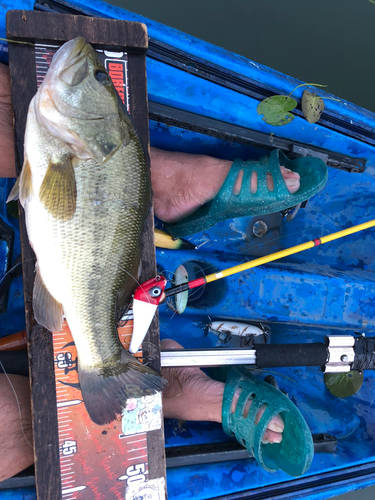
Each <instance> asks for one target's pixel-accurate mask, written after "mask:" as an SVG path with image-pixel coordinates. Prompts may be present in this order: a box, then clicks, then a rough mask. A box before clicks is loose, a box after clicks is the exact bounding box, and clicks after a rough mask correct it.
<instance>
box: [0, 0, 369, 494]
mask: <svg viewBox="0 0 375 500" xmlns="http://www.w3.org/2000/svg"><path fill="white" fill-rule="evenodd" d="M10 4H11V5H10ZM4 5H5V6H4ZM10 8H18V9H27V10H33V9H35V10H46V11H56V12H67V13H72V12H78V13H81V14H83V15H91V16H100V17H107V18H116V19H124V20H128V21H139V22H143V23H145V24H146V25H147V29H148V34H149V37H150V39H149V50H148V56H147V84H148V99H149V113H150V140H151V145H152V146H154V147H158V148H161V149H165V150H170V151H184V152H188V153H195V154H206V155H210V156H214V157H218V158H223V159H227V160H234V159H235V158H241V159H243V160H258V159H260V158H262V157H264V156H265V155H269V154H270V152H271V151H272V150H274V149H275V148H277V149H280V150H282V151H283V152H284V153H285V154H287V155H288V156H290V157H293V158H297V157H301V156H312V157H317V158H320V159H322V160H323V161H324V162H325V163H326V164H327V166H328V181H327V183H326V185H325V187H324V188H323V189H322V190H321V191H320V192H319V193H317V194H316V195H315V196H313V197H312V198H311V199H310V200H309V201H308V203H307V204H306V205H305V206H301V207H300V208H299V210H298V211H297V210H295V213H293V214H290V213H289V214H285V213H275V214H269V215H265V216H257V217H256V218H255V219H254V218H251V217H241V218H237V219H231V220H226V221H223V222H219V223H218V224H216V225H215V226H213V227H211V228H209V229H207V230H205V231H202V232H200V233H197V234H194V235H192V236H189V237H188V239H189V241H191V242H192V243H193V244H194V245H195V246H196V247H197V248H196V249H195V250H174V251H172V250H165V249H157V251H156V254H157V264H158V272H159V273H163V274H164V275H165V276H166V277H167V278H168V279H172V278H173V276H174V273H175V272H176V270H177V268H179V266H181V265H184V266H185V267H186V268H189V269H193V270H195V271H194V272H197V273H199V272H202V273H207V272H208V273H211V272H216V271H219V270H222V269H225V268H228V267H231V266H235V265H237V264H239V263H242V262H244V261H246V260H250V259H252V258H255V257H259V256H262V255H267V254H270V253H272V252H276V251H279V250H282V249H285V248H289V247H291V246H294V245H297V244H299V243H303V242H305V241H309V240H312V239H315V238H319V237H320V236H323V235H326V234H330V233H334V232H336V231H340V230H341V229H345V228H347V227H350V226H353V225H356V224H360V223H362V222H366V221H368V220H371V219H372V218H374V216H373V214H374V208H375V135H374V133H373V130H374V128H375V115H374V114H373V113H371V112H369V111H366V110H365V109H363V108H360V107H358V106H356V105H354V104H351V103H349V102H347V101H344V100H342V99H337V98H336V100H326V101H325V110H324V112H323V114H322V116H321V118H320V120H319V121H318V122H317V123H314V124H311V123H308V122H307V121H306V120H305V118H304V117H303V115H302V111H301V106H300V101H301V97H302V93H303V87H302V88H299V89H297V90H296V91H295V93H294V94H293V97H295V99H296V100H297V102H298V103H299V105H298V106H297V108H296V109H295V110H294V111H293V114H294V115H295V118H294V120H293V121H292V122H291V123H289V124H287V125H285V126H280V127H276V126H273V125H269V124H267V123H266V122H265V121H264V120H262V117H261V116H259V114H258V112H257V107H258V105H259V103H260V101H262V100H263V99H265V98H267V97H270V96H272V95H277V94H282V95H288V94H289V93H290V92H292V90H293V89H294V88H295V87H297V86H298V85H299V84H300V83H303V82H300V81H298V80H295V79H294V78H291V77H288V76H287V75H284V74H282V73H279V72H277V71H274V70H272V69H270V68H267V67H265V66H262V65H260V64H257V63H255V62H253V61H250V60H247V59H245V58H243V57H241V56H239V55H236V54H233V53H230V52H228V51H226V50H224V49H221V48H218V47H215V46H212V45H210V44H208V43H206V42H203V41H201V40H198V39H196V38H194V37H192V36H190V35H187V34H185V33H182V32H179V31H177V30H175V29H172V28H169V27H167V26H164V25H162V24H159V23H157V22H155V21H152V20H149V19H146V18H144V17H142V16H140V15H136V14H133V13H131V12H128V11H126V10H123V9H120V8H117V7H113V6H110V5H108V4H106V3H104V2H102V1H100V0H81V1H79V2H78V1H71V2H69V3H68V2H65V1H62V0H61V1H60V0H59V1H56V0H48V2H43V1H40V2H37V3H35V2H34V1H31V0H17V1H14V2H7V3H5V4H2V6H0V9H1V10H0V12H1V15H0V37H2V38H4V37H5V13H6V10H7V9H10ZM0 57H1V59H2V61H3V62H6V61H7V45H6V42H1V44H0ZM310 90H311V89H310ZM315 91H316V92H318V93H319V95H320V96H322V97H332V96H331V95H330V94H328V93H326V92H324V91H323V90H320V89H319V90H318V91H317V90H315ZM12 185H13V181H12V180H4V179H2V180H0V225H1V229H2V232H1V235H2V236H1V239H0V285H1V280H2V279H3V276H4V275H5V274H6V273H7V272H8V271H9V270H11V269H12V268H13V266H14V265H15V263H16V260H17V258H18V257H19V255H20V241H19V232H18V221H17V219H16V218H15V217H13V215H14V213H13V214H12V213H11V211H9V210H8V209H7V208H6V205H5V200H6V198H7V195H8V193H9V191H10V189H11V187H12ZM259 220H261V221H262V224H265V227H266V228H267V230H266V232H265V233H264V234H262V235H260V236H259V235H257V234H256V231H255V230H254V225H255V223H256V222H258V221H259ZM156 227H159V228H162V227H163V224H162V223H161V222H160V221H156ZM3 228H4V229H3ZM374 255H375V237H374V231H373V230H371V229H369V230H366V231H363V232H361V233H358V234H354V235H351V236H347V237H346V238H343V239H340V240H337V241H333V242H331V243H327V244H325V245H322V246H319V247H318V248H313V249H310V250H307V251H305V252H303V253H301V254H296V255H293V256H289V257H286V258H284V259H282V260H280V261H276V262H272V263H270V264H267V265H263V266H261V267H257V268H254V269H252V270H249V271H246V272H243V273H241V274H236V275H233V276H231V277H230V278H226V279H224V280H221V281H218V282H217V283H212V284H209V285H207V287H206V288H205V289H203V290H201V291H200V292H197V293H195V294H193V293H192V294H191V295H190V297H189V300H188V304H187V307H186V310H185V311H184V313H183V314H182V315H178V314H176V313H175V312H174V311H173V309H172V307H171V304H170V303H166V304H164V305H162V306H160V308H159V317H160V334H161V338H162V339H163V338H173V339H174V340H176V341H177V342H179V343H180V344H182V345H183V346H184V347H185V348H189V349H193V348H202V349H203V348H212V347H216V346H223V340H222V339H221V340H220V338H219V337H218V335H217V333H215V332H214V331H212V330H210V329H209V328H207V325H208V324H210V323H211V322H212V320H213V319H223V320H225V321H236V322H244V323H253V324H262V325H265V326H266V327H267V331H269V332H270V338H271V343H275V344H295V343H303V342H305V343H313V342H323V341H324V338H325V336H326V335H333V336H334V335H352V336H355V335H356V334H358V333H359V334H362V333H365V334H366V336H368V337H371V336H375V301H374V296H375V280H374V276H375V274H374V272H375V260H374ZM13 274H14V276H13V275H12V280H10V283H9V286H8V287H7V291H6V297H5V296H4V297H5V298H4V299H3V303H2V302H1V301H0V308H1V307H2V309H0V337H3V336H5V335H9V334H11V333H14V332H17V331H19V330H22V329H23V328H24V312H23V311H24V305H23V298H22V276H20V275H19V273H18V274H16V273H13ZM272 372H273V373H274V375H275V374H276V375H275V377H276V378H277V381H278V383H279V386H280V389H282V390H283V391H285V392H287V394H288V395H289V397H290V399H291V400H292V401H293V402H294V403H295V404H296V406H297V407H298V409H299V410H300V412H301V413H302V415H303V416H304V418H305V419H306V421H307V423H308V425H309V427H310V429H311V432H312V433H313V434H327V435H331V436H334V437H335V438H336V440H337V447H336V449H335V451H333V452H324V453H316V454H315V457H314V459H313V462H312V465H311V467H310V469H309V470H308V472H307V473H306V474H305V475H304V476H303V477H302V478H299V479H295V478H292V477H290V476H288V475H287V474H285V473H284V472H281V471H279V472H275V473H269V472H267V471H265V470H263V469H261V468H260V467H259V466H258V465H257V463H256V462H255V460H253V459H249V458H242V459H235V460H231V459H227V458H225V461H223V459H221V458H220V450H223V449H225V443H228V442H230V438H228V436H227V435H226V434H225V433H224V431H223V430H222V428H221V425H219V424H213V423H204V422H198V423H197V422H196V423H193V422H176V421H172V420H167V421H166V423H165V438H166V443H165V444H166V448H167V450H172V449H173V448H176V449H177V448H178V449H181V448H182V447H189V448H186V449H189V450H191V449H193V448H194V447H197V446H198V447H201V448H202V449H206V448H207V447H210V450H214V451H215V453H216V455H215V457H216V458H215V459H214V461H212V463H206V462H205V463H195V464H194V463H191V462H190V463H189V464H188V465H184V466H176V463H175V462H173V461H170V462H169V465H168V464H167V466H168V468H167V483H168V496H169V498H170V499H171V500H187V499H189V498H194V499H197V500H206V499H211V498H223V499H224V498H225V499H228V500H229V499H235V498H247V499H271V498H272V499H276V498H277V499H297V498H305V499H309V500H318V499H322V500H323V499H324V500H325V499H327V498H330V497H332V496H335V495H338V494H341V493H345V492H347V491H351V490H355V489H359V488H363V487H366V486H369V485H371V484H373V477H374V476H373V475H374V472H375V446H374V445H375V430H374V429H375V416H374V412H373V410H372V407H373V406H374V405H375V388H374V387H375V384H374V380H373V378H374V375H373V372H371V371H365V372H364V382H363V385H362V387H361V389H360V390H359V391H358V392H357V393H356V394H355V395H354V396H351V397H348V398H345V399H343V398H337V397H334V396H333V395H332V394H331V393H330V392H329V391H328V390H327V388H326V387H325V384H324V377H323V374H322V372H321V370H320V369H319V368H318V367H306V368H303V367H298V368H275V369H274V370H272ZM259 375H262V373H259ZM205 447H206V448H205ZM207 449H208V448H207ZM172 455H173V453H171V454H170V456H172ZM222 456H225V457H227V455H222ZM3 498H4V499H5V498H7V499H8V498H12V499H13V498H24V499H28V500H29V499H30V500H31V499H34V498H36V496H35V491H34V490H33V489H32V488H26V489H23V490H17V491H16V490H1V489H0V499H3Z"/></svg>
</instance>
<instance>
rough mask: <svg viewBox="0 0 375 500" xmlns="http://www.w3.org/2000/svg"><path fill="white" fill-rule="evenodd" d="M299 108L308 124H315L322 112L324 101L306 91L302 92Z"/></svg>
mask: <svg viewBox="0 0 375 500" xmlns="http://www.w3.org/2000/svg"><path fill="white" fill-rule="evenodd" d="M301 108H302V113H303V116H304V117H305V118H306V120H307V121H308V122H309V123H316V122H317V121H318V120H319V118H320V117H321V114H322V113H323V111H324V101H323V99H322V98H321V97H319V96H318V95H316V94H315V92H313V93H311V92H309V91H308V90H307V89H306V90H304V91H303V94H302V100H301Z"/></svg>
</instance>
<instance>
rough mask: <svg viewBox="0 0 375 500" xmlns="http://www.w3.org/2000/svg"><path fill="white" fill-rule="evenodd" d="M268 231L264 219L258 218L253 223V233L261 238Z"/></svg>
mask: <svg viewBox="0 0 375 500" xmlns="http://www.w3.org/2000/svg"><path fill="white" fill-rule="evenodd" d="M267 231H268V226H267V224H266V223H265V222H264V220H257V221H256V222H254V225H253V233H254V235H255V236H256V237H257V238H261V237H262V236H264V235H265V234H266V233H267Z"/></svg>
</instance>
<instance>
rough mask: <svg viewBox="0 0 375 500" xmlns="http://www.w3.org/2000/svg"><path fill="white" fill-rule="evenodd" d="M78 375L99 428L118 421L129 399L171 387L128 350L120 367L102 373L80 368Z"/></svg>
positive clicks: (85, 398)
mask: <svg viewBox="0 0 375 500" xmlns="http://www.w3.org/2000/svg"><path fill="white" fill-rule="evenodd" d="M78 375H79V382H80V387H81V391H82V397H83V401H84V403H85V406H86V410H87V412H88V414H89V415H90V418H91V420H92V421H93V422H94V423H95V424H97V425H104V424H109V423H111V422H112V421H113V420H115V419H116V418H117V415H119V414H121V413H122V410H123V409H124V408H125V405H126V401H127V399H128V398H140V397H142V396H149V395H151V394H155V393H156V392H160V391H162V390H163V388H164V387H166V386H167V385H168V382H167V380H166V379H164V378H163V377H162V376H161V375H160V373H158V372H157V371H155V370H153V369H152V368H150V367H148V366H145V365H143V364H142V363H140V362H139V361H137V360H136V359H135V358H134V357H133V356H132V355H131V354H129V353H128V352H127V351H126V350H125V349H124V350H123V352H122V355H121V359H119V361H118V362H117V363H113V364H110V365H107V366H104V367H101V368H100V369H95V368H92V367H88V366H82V367H80V366H79V367H78Z"/></svg>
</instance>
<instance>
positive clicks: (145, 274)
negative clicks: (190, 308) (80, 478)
mask: <svg viewBox="0 0 375 500" xmlns="http://www.w3.org/2000/svg"><path fill="white" fill-rule="evenodd" d="M128 73H129V76H128V78H129V95H130V114H131V116H132V119H133V121H134V124H135V126H136V128H137V130H138V133H139V135H140V138H141V141H142V144H143V147H144V149H145V151H147V155H146V156H147V159H148V162H149V152H150V151H149V125H148V100H147V86H146V81H147V80H146V58H145V57H144V56H140V55H137V54H129V56H128ZM135 89H137V100H135V99H134V98H133V97H132V96H133V95H134V94H135ZM155 274H156V257H155V242H154V211H153V207H152V206H151V207H150V212H149V215H148V218H147V221H146V226H145V231H144V232H143V235H142V274H141V277H140V282H141V283H142V282H144V281H146V280H148V279H150V278H152V277H153V276H155ZM143 353H144V355H145V357H149V358H151V359H152V362H151V363H150V365H151V366H152V367H153V368H155V369H156V370H160V341H159V319H158V316H157V315H156V316H155V318H154V320H153V322H152V323H151V327H150V329H149V331H148V334H147V336H146V343H144V345H143ZM147 448H148V461H149V464H148V466H149V479H156V478H159V477H165V467H166V465H165V446H164V427H163V426H162V427H161V429H159V430H155V431H151V432H148V433H147Z"/></svg>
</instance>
